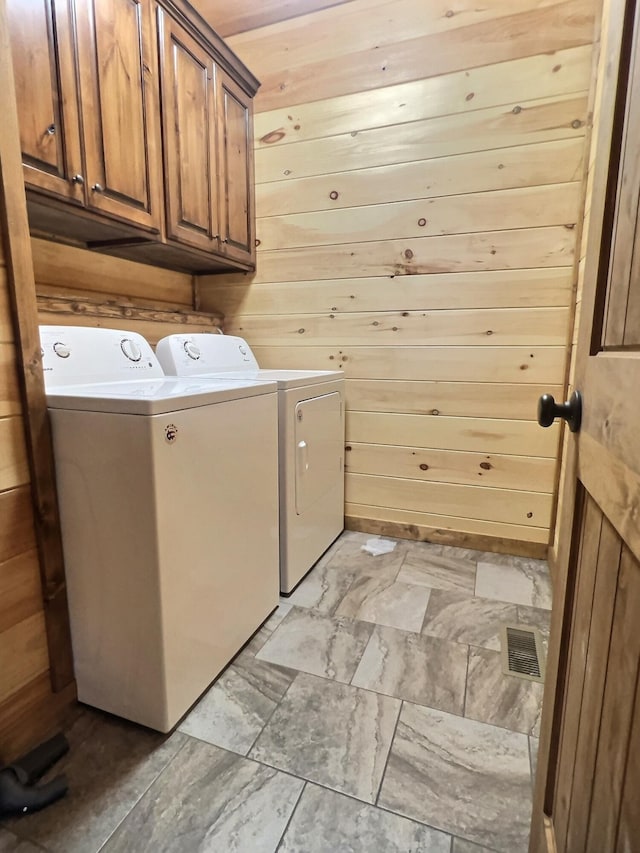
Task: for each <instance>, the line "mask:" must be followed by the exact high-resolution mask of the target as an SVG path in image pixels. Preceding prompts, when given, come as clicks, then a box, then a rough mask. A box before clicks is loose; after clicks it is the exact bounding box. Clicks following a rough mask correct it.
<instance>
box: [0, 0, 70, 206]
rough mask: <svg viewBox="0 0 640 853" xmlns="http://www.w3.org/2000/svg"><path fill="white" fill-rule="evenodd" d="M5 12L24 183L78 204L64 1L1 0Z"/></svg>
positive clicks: (67, 19) (66, 0) (67, 16)
mask: <svg viewBox="0 0 640 853" xmlns="http://www.w3.org/2000/svg"><path fill="white" fill-rule="evenodd" d="M7 14H8V19H9V36H10V40H11V52H12V57H13V67H14V75H15V80H16V97H17V102H18V122H19V125H20V143H21V147H22V161H23V164H24V172H25V181H26V183H27V186H32V187H37V188H39V189H43V190H46V191H47V192H50V193H54V194H56V195H59V196H62V197H63V198H68V199H75V200H77V201H80V202H82V201H83V199H84V188H83V186H82V184H83V177H82V160H81V155H80V131H79V124H78V96H77V90H76V78H75V67H74V61H73V56H74V54H73V33H72V25H71V21H72V14H71V9H70V6H69V0H59V2H55V0H7ZM74 177H75V180H74Z"/></svg>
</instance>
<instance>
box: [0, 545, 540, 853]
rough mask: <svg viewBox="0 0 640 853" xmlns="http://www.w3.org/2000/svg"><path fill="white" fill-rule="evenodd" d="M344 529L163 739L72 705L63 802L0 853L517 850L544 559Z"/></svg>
mask: <svg viewBox="0 0 640 853" xmlns="http://www.w3.org/2000/svg"><path fill="white" fill-rule="evenodd" d="M372 538H373V539H375V538H376V537H374V536H370V535H369V534H362V533H349V532H347V533H344V534H343V535H342V536H341V537H340V539H339V540H338V541H337V542H336V543H335V544H334V545H333V546H332V547H331V548H330V549H329V550H328V551H327V553H326V554H325V555H323V557H322V558H321V559H320V560H319V561H318V563H317V564H316V566H315V567H314V569H313V570H312V572H311V573H310V574H309V575H308V576H307V578H306V579H305V580H304V581H303V582H302V584H300V586H299V587H298V589H296V590H295V591H294V593H293V594H292V595H291V596H290V597H289V598H288V599H286V600H285V599H283V600H282V601H281V604H280V606H279V608H278V610H277V611H276V612H275V613H274V614H273V615H272V616H271V617H270V619H269V620H268V621H267V622H266V623H265V625H264V626H263V627H262V628H261V629H260V631H258V632H257V634H256V635H255V636H254V637H253V638H252V639H251V641H250V642H249V643H248V644H247V646H246V647H245V648H244V649H243V650H242V651H241V652H240V653H239V654H238V655H237V656H236V658H235V659H234V661H233V662H232V663H231V664H230V666H229V667H228V668H227V669H226V670H225V672H224V673H223V674H222V675H221V676H220V678H219V679H218V680H217V681H216V683H215V684H214V685H213V686H212V687H211V688H210V689H209V690H208V691H207V693H206V694H205V695H204V696H203V697H202V699H201V700H200V701H199V703H198V704H197V705H196V706H195V708H193V709H192V711H191V712H190V713H189V714H188V715H187V717H186V718H185V719H184V720H183V721H182V722H181V724H180V725H179V726H178V729H177V730H176V731H174V732H173V733H172V734H170V735H168V736H162V735H159V734H155V733H153V732H149V731H147V730H144V729H141V728H139V727H137V726H135V725H133V724H130V723H127V722H124V721H122V720H117V719H114V718H112V717H109V716H108V715H105V714H101V713H100V712H97V711H93V710H91V709H85V710H84V711H83V712H82V713H81V714H80V716H79V717H78V719H77V720H76V722H75V723H74V725H73V727H72V728H71V729H70V731H69V732H68V736H69V739H70V742H71V746H72V748H71V751H70V753H69V755H67V756H66V757H65V758H64V759H63V761H62V762H60V763H59V765H58V766H57V767H56V768H54V771H52V772H54V773H58V772H60V770H61V769H62V770H64V771H65V772H66V773H67V775H68V778H69V782H70V793H69V795H68V797H67V798H66V799H65V800H63V801H61V802H59V803H57V804H55V805H54V806H52V807H51V808H49V809H47V810H45V811H43V812H40V813H38V814H35V815H30V816H28V817H24V818H21V819H14V820H10V821H6V822H5V823H4V824H3V825H2V826H0V853H35V851H41V853H42V851H43V850H44V851H50V853H53V851H61V853H62V851H64V853H98V851H103V853H119V851H127V853H146V851H149V853H151V851H153V853H192V851H193V853H196V851H198V853H219V852H220V851H225V853H227V851H229V853H276V851H279V853H371V851H376V853H377V851H380V853H525V851H526V849H527V837H528V821H529V813H530V808H531V792H532V774H533V772H534V768H535V760H536V755H537V746H538V740H537V734H538V729H539V720H540V710H541V702H542V686H541V685H539V684H536V683H533V682H528V681H524V680H521V679H516V678H513V677H509V676H505V675H503V674H502V671H501V668H500V661H499V653H498V649H499V640H498V637H499V629H500V626H501V625H502V624H504V623H505V622H508V623H514V622H518V623H521V624H525V625H531V626H534V627H536V628H538V629H539V630H540V631H541V633H542V635H543V638H544V639H546V638H547V637H548V631H549V618H550V610H549V608H550V606H551V599H550V583H549V577H548V571H547V567H546V564H545V563H544V562H542V561H539V560H525V559H522V558H517V557H507V556H504V555H496V554H489V553H486V552H476V551H472V550H469V549H463V548H451V547H448V546H441V545H430V544H426V543H413V542H406V541H401V540H393V541H394V544H395V547H394V548H393V550H391V551H390V552H389V553H386V554H382V555H380V556H378V557H376V556H372V555H371V554H368V553H366V552H365V551H363V550H362V547H363V545H365V544H366V542H367V540H369V539H372Z"/></svg>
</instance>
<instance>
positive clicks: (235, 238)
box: [217, 69, 255, 263]
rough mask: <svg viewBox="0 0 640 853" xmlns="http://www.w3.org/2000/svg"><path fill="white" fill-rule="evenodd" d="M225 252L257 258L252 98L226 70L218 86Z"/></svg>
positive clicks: (246, 258) (245, 258)
mask: <svg viewBox="0 0 640 853" xmlns="http://www.w3.org/2000/svg"><path fill="white" fill-rule="evenodd" d="M217 110H218V145H219V154H218V160H219V176H218V192H219V196H220V222H221V226H222V227H221V231H220V233H221V235H222V252H223V253H224V254H225V255H227V256H228V257H230V258H234V259H235V260H239V261H245V262H246V263H254V262H255V235H254V226H255V209H254V173H253V113H252V100H251V98H250V97H249V95H247V94H246V93H245V92H244V91H243V90H242V89H241V88H240V86H238V85H237V83H235V82H234V81H233V80H232V79H231V78H230V77H229V76H228V75H227V74H225V73H224V71H221V70H220V69H218V87H217Z"/></svg>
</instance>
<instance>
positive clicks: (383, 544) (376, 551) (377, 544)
mask: <svg viewBox="0 0 640 853" xmlns="http://www.w3.org/2000/svg"><path fill="white" fill-rule="evenodd" d="M397 544H398V543H397V542H394V541H393V539H378V538H376V539H367V541H366V542H365V544H364V545H363V546H362V549H361V550H362V551H366V552H367V554H371V555H372V556H373V557H379V556H380V555H381V554H390V553H391V552H392V551H393V550H394V548H395V547H396V545H397Z"/></svg>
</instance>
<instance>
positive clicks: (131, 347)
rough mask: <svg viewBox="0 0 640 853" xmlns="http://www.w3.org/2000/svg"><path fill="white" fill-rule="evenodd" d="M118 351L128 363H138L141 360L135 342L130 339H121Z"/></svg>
mask: <svg viewBox="0 0 640 853" xmlns="http://www.w3.org/2000/svg"><path fill="white" fill-rule="evenodd" d="M120 349H121V350H122V352H123V353H124V354H125V355H126V357H127V358H128V359H129V361H140V359H141V358H142V350H141V349H140V347H139V346H138V344H137V343H136V342H135V341H132V340H131V338H123V339H122V340H121V341H120Z"/></svg>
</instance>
